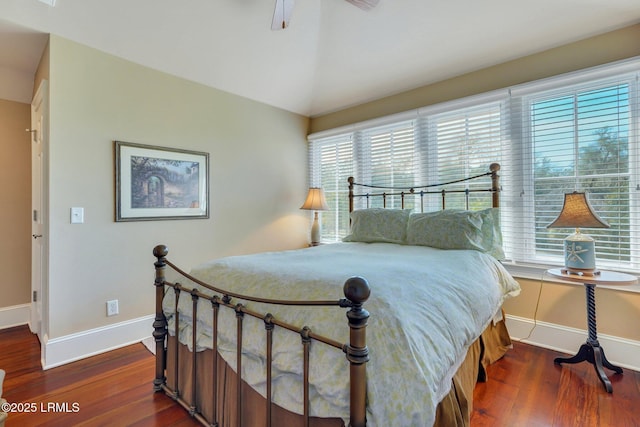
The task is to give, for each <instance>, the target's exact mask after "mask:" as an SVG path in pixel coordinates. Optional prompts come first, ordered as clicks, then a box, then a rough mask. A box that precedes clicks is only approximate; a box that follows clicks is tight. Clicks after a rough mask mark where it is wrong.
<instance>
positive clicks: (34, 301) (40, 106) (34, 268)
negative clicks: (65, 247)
mask: <svg viewBox="0 0 640 427" xmlns="http://www.w3.org/2000/svg"><path fill="white" fill-rule="evenodd" d="M47 120H48V88H47V81H46V80H43V81H42V83H41V84H40V87H39V88H38V91H37V92H36V95H35V96H34V98H33V101H32V103H31V129H27V130H28V131H29V132H30V133H31V322H30V323H31V325H30V326H31V332H33V333H35V334H37V335H38V338H39V339H40V343H41V344H42V343H43V342H44V341H43V333H44V327H43V317H45V316H44V313H43V308H44V307H46V304H43V302H44V301H45V300H46V291H47V285H46V284H47V275H46V271H47V269H46V265H47V257H46V248H47V233H46V231H47V223H46V221H47V215H46V214H47V212H46V210H47V204H46V200H47V198H46V186H45V184H46V170H47V168H46V166H47V161H46V153H47V149H46V147H47V138H48V129H47Z"/></svg>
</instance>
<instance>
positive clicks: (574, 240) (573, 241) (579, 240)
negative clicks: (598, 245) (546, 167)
mask: <svg viewBox="0 0 640 427" xmlns="http://www.w3.org/2000/svg"><path fill="white" fill-rule="evenodd" d="M559 227H575V228H576V232H575V233H574V234H572V235H570V236H568V237H567V238H566V239H564V266H565V268H564V269H563V270H562V272H563V273H569V274H579V275H585V276H594V275H597V274H599V271H598V270H596V250H595V240H593V238H592V237H591V236H588V235H586V234H582V233H581V232H580V228H581V227H586V228H609V224H607V223H606V222H604V221H603V220H602V219H600V217H598V215H597V214H596V213H595V212H594V211H593V208H592V207H591V205H590V204H589V200H588V199H587V194H586V193H579V192H577V191H574V192H573V193H566V194H565V195H564V205H563V206H562V211H561V212H560V215H558V217H557V218H556V219H555V221H553V222H552V223H551V224H549V225H547V228H559Z"/></svg>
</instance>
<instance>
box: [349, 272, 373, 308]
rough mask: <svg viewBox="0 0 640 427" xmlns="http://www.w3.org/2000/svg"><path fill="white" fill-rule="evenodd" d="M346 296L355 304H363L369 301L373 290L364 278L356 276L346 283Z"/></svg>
mask: <svg viewBox="0 0 640 427" xmlns="http://www.w3.org/2000/svg"><path fill="white" fill-rule="evenodd" d="M343 291H344V296H345V297H347V299H348V300H349V301H351V302H353V303H354V304H362V303H363V302H365V301H366V300H368V299H369V296H370V295H371V288H370V287H369V283H368V282H367V280H366V279H365V278H364V277H360V276H354V277H351V278H349V279H347V281H346V282H344V288H343Z"/></svg>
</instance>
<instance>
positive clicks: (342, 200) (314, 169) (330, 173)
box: [309, 134, 355, 241]
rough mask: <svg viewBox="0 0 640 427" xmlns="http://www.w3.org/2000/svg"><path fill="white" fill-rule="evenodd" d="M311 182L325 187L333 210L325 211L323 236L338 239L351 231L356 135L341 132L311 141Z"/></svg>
mask: <svg viewBox="0 0 640 427" xmlns="http://www.w3.org/2000/svg"><path fill="white" fill-rule="evenodd" d="M309 154H310V156H309V163H310V168H309V170H310V172H311V177H310V183H311V186H312V187H322V188H323V190H324V193H325V198H326V199H327V204H328V205H329V210H328V211H324V212H322V214H321V215H322V219H321V229H322V239H323V240H325V241H337V240H339V239H340V238H342V237H344V236H346V235H347V233H348V232H349V200H348V194H349V190H348V184H347V178H348V177H350V176H352V175H354V168H355V162H354V145H353V135H351V134H347V135H339V136H335V137H330V138H325V139H323V140H322V141H317V142H314V143H311V145H310V149H309Z"/></svg>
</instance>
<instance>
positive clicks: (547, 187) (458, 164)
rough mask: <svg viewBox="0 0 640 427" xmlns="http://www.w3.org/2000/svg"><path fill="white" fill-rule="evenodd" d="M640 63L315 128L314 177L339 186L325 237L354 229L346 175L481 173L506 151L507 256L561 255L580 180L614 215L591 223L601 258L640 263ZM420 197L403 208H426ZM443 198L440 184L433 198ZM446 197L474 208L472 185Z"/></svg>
mask: <svg viewBox="0 0 640 427" xmlns="http://www.w3.org/2000/svg"><path fill="white" fill-rule="evenodd" d="M638 70H640V61H637V60H636V61H626V62H623V63H620V64H614V65H612V66H609V67H600V68H597V69H594V70H588V71H584V72H580V73H574V74H571V75H567V76H560V77H557V78H553V79H547V80H544V81H541V82H535V83H532V84H528V85H521V86H518V87H514V88H510V89H505V90H502V91H496V92H492V93H489V94H484V95H480V96H475V97H471V98H467V99H463V100H457V101H454V102H449V103H444V104H440V105H436V106H430V107H426V108H421V109H419V110H417V111H412V112H407V113H404V114H401V115H398V117H387V118H383V119H380V120H379V121H377V120H374V121H371V122H367V123H362V124H356V125H353V127H352V129H350V130H348V131H346V132H344V133H343V134H342V135H340V136H332V135H328V136H327V133H326V132H323V134H324V135H310V137H309V140H310V142H311V144H310V152H311V153H316V154H313V155H312V156H311V160H310V171H311V176H312V184H313V185H317V186H322V187H323V188H324V189H325V192H326V193H327V195H328V196H327V198H328V199H329V198H331V202H329V203H330V205H331V206H332V210H331V211H330V212H325V213H324V214H323V239H325V240H327V241H336V240H339V239H341V238H342V237H344V236H345V235H346V234H347V233H348V205H347V197H346V195H347V183H346V179H347V177H348V176H351V175H353V176H355V178H356V181H358V182H362V183H367V184H373V185H384V186H401V187H408V186H417V185H428V184H434V183H440V182H446V181H451V180H455V179H459V178H463V177H466V176H470V175H476V174H481V173H484V172H486V171H488V169H489V164H490V163H492V162H499V163H500V164H501V171H500V175H501V176H502V177H503V179H502V181H501V182H502V185H503V187H502V194H501V219H502V229H503V234H504V236H503V237H504V242H505V252H506V254H507V258H508V259H507V260H506V262H508V263H512V264H540V265H552V264H555V265H558V264H562V262H563V260H562V241H563V239H564V238H565V237H566V236H567V235H569V234H571V233H572V230H563V229H547V228H546V226H547V224H549V223H551V222H552V221H553V219H554V218H555V217H556V216H557V214H558V213H559V212H560V210H561V208H562V202H563V194H564V193H566V192H572V191H575V190H577V191H586V192H588V193H589V200H590V202H591V204H592V206H593V207H594V209H595V210H596V212H598V214H599V215H600V216H601V217H602V218H603V219H604V220H605V221H607V222H608V223H609V224H610V225H611V228H609V229H592V230H586V231H585V232H587V233H588V234H590V235H592V236H593V237H594V238H595V239H596V247H597V252H598V264H599V265H600V266H606V267H610V268H617V269H628V270H637V271H640V252H639V250H640V248H639V247H638V246H637V245H636V244H634V242H636V241H638V239H637V237H638V234H640V233H639V231H640V208H639V206H638V205H639V200H638V199H639V197H638V196H639V195H640V181H639V180H638V144H639V143H640V141H639V139H638V138H639V137H638V133H639V129H638V128H639V126H638V123H639V118H638V110H639V109H640V106H639V100H638V76H639V75H640V73H639V72H638ZM409 116H411V118H407V117H409ZM329 133H330V132H329ZM466 185H475V184H469V183H466V184H461V186H466ZM329 195H331V196H329ZM478 197H481V196H478ZM417 202H418V201H411V200H410V201H408V202H405V208H409V209H414V210H416V211H419V210H420V207H418V206H417ZM362 203H365V201H362ZM389 203H391V204H389ZM470 203H471V205H472V206H471V207H472V208H474V207H477V206H479V204H480V203H486V201H484V202H483V201H480V200H479V199H478V200H475V199H472V200H471V201H470ZM334 207H335V209H334ZM358 207H359V208H362V207H365V206H363V205H361V206H358ZM387 207H396V208H398V207H400V206H399V200H391V202H389V201H388V202H387ZM440 207H441V201H440V197H439V196H435V197H433V198H432V199H428V200H427V201H426V206H425V210H435V209H440ZM447 208H464V197H463V196H462V195H461V196H460V199H459V200H453V201H452V200H451V199H447Z"/></svg>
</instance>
